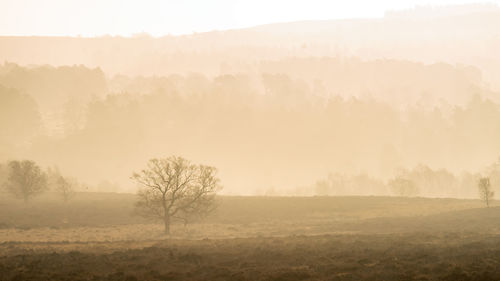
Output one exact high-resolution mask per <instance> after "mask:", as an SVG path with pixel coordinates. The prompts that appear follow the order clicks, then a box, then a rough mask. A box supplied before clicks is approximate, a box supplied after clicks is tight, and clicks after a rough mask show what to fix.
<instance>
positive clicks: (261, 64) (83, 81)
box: [0, 3, 500, 197]
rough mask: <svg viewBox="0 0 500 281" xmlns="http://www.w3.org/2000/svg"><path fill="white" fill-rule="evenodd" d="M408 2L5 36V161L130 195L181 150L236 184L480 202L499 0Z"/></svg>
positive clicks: (494, 117) (493, 149)
mask: <svg viewBox="0 0 500 281" xmlns="http://www.w3.org/2000/svg"><path fill="white" fill-rule="evenodd" d="M10 4H11V6H10V7H11V9H12V11H15V10H16V9H17V8H16V7H17V6H16V4H12V3H10ZM323 4H324V3H323ZM89 5H90V4H89ZM92 5H93V4H92ZM256 5H257V4H256ZM292 6H293V5H292ZM295 6H296V7H299V6H300V5H299V4H296V5H295ZM295 6H293V7H295ZM126 7H128V6H126ZM387 7H389V9H391V7H393V8H397V7H399V6H397V5H396V6H391V5H389V6H387ZM411 7H412V6H402V7H401V8H406V9H405V10H394V9H392V10H389V11H387V12H386V13H385V15H384V16H380V15H379V16H380V17H379V16H377V15H375V14H373V15H370V16H373V18H364V19H361V18H358V19H334V20H308V21H296V22H289V23H273V24H267V25H260V26H255V27H248V28H243V29H227V30H224V31H210V32H201V33H192V34H186V35H175V36H174V35H168V36H160V37H152V36H150V35H148V34H147V33H141V34H136V35H134V36H132V37H122V36H100V37H65V36H62V37H45V36H35V37H33V36H29V37H25V36H2V37H0V61H4V63H3V65H2V66H0V85H1V86H0V93H1V95H0V98H1V99H2V102H1V103H0V106H1V107H2V111H1V112H2V113H1V114H2V115H1V119H0V126H2V138H1V139H0V142H1V143H2V146H1V148H0V160H2V161H3V162H5V161H8V160H12V159H18V158H29V159H33V160H36V161H37V162H39V163H41V164H42V165H43V166H57V167H59V169H61V170H62V171H63V172H64V173H65V174H68V175H70V176H72V177H75V178H77V179H78V180H80V181H82V182H84V183H86V186H87V188H89V189H90V190H108V191H127V192H129V191H132V192H133V191H134V190H135V186H134V185H133V183H132V182H131V181H130V179H129V177H130V174H131V172H132V171H134V170H137V169H138V168H140V167H141V166H142V164H143V163H144V162H145V161H146V160H148V159H150V158H152V157H157V156H164V155H172V154H173V155H183V156H185V157H187V158H188V159H192V160H193V161H196V162H201V163H208V164H211V165H214V166H216V167H218V168H219V170H220V175H221V179H222V182H223V183H224V186H225V189H224V191H223V192H224V193H226V194H290V195H299V194H302V195H314V194H332V195H333V194H338V195H341V194H344V195H391V194H393V193H392V191H391V188H390V186H389V185H388V184H387V183H388V182H389V181H390V180H391V179H392V178H395V177H400V176H403V177H410V178H412V177H413V178H414V180H415V181H417V182H418V181H419V180H418V178H422V177H424V178H426V179H427V181H431V182H433V183H432V184H429V183H428V182H425V183H424V182H422V180H420V182H419V184H420V185H421V186H420V187H419V189H420V190H419V193H418V194H419V195H420V196H431V197H434V196H437V197H476V193H477V192H476V189H475V186H471V187H469V185H470V184H471V182H474V181H475V180H476V179H477V178H478V177H479V176H480V174H488V175H492V176H493V179H492V182H493V186H495V188H496V186H497V185H498V186H500V181H499V182H498V183H497V180H496V178H495V177H497V176H496V175H497V173H498V174H500V171H497V170H496V169H497V168H496V167H497V166H498V164H497V160H498V157H499V156H500V142H499V139H500V130H499V129H500V128H499V126H500V125H499V124H500V122H498V120H500V109H499V108H498V104H499V103H500V98H499V91H500V80H499V77H500V55H499V54H500V53H499V52H498V51H496V50H498V49H500V33H499V29H498V26H500V8H499V7H498V6H497V5H496V4H467V5H456V6H439V5H435V6H417V7H415V8H411ZM73 8H74V7H73ZM344 8H345V7H344ZM123 13H126V12H123ZM304 13H306V12H304ZM373 13H376V12H375V10H374V12H373ZM306 14H307V13H306ZM302 15H303V16H304V15H305V14H302ZM318 17H319V18H321V17H322V16H321V15H317V16H316V18H318ZM353 17H357V16H356V15H353ZM312 18H314V17H312ZM299 19H300V17H299ZM4 20H6V19H4ZM43 24H45V25H46V26H47V28H48V27H51V26H52V25H51V23H50V22H48V21H47V22H44V23H43ZM69 24H73V23H71V22H70V23H69ZM23 26H24V27H22V26H21V27H18V28H28V27H29V24H27V23H25V24H24V25H23ZM229 26H231V25H229ZM233 26H234V25H233ZM107 27H108V26H107V25H105V24H103V29H102V30H107V29H106V28H107ZM9 28H10V29H9ZM9 28H8V27H6V26H3V29H2V30H4V32H5V33H7V34H12V32H15V30H16V28H14V27H9ZM51 28H55V27H54V26H52V27H51ZM9 30H10V31H9ZM25 30H29V29H25ZM32 30H33V33H32V34H40V32H39V31H36V29H32ZM47 30H51V29H50V28H48V29H47ZM166 30H168V29H166ZM26 32H27V31H23V32H22V33H21V34H26ZM174 33H175V32H174ZM42 34H43V33H42ZM72 34H74V33H72ZM14 120H15V121H14ZM429 178H432V180H429ZM498 178H500V176H498ZM339 181H340V182H342V184H338V182H339ZM325 184H326V187H325Z"/></svg>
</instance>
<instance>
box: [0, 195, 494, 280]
mask: <svg viewBox="0 0 500 281" xmlns="http://www.w3.org/2000/svg"><path fill="white" fill-rule="evenodd" d="M134 200H135V197H134V196H133V195H130V194H111V193H110V194H98V193H82V194H78V196H77V197H75V199H74V200H73V201H72V202H70V203H69V204H64V203H61V202H59V201H58V200H57V198H54V197H52V196H51V195H50V194H49V195H45V196H44V197H41V198H38V199H37V200H35V201H33V202H31V203H29V204H28V205H26V206H25V205H24V204H23V203H20V202H18V201H11V200H3V201H0V206H1V211H2V212H1V214H0V222H1V225H2V228H1V229H0V276H1V277H0V280H498V279H499V278H500V270H499V268H500V235H499V234H500V208H499V207H492V208H488V209H487V208H484V207H483V206H482V205H481V203H480V202H479V201H477V200H458V199H426V198H392V197H221V198H219V208H218V210H217V211H216V212H215V213H214V214H212V215H211V216H209V217H208V218H207V219H206V220H205V221H203V222H197V223H194V224H191V225H188V226H183V225H174V227H173V229H172V235H171V236H170V237H168V238H167V237H165V236H164V234H163V233H162V231H163V228H162V226H161V225H158V224H154V223H152V222H150V221H147V220H144V219H142V218H140V217H136V216H133V215H132V210H133V209H132V206H133V202H134Z"/></svg>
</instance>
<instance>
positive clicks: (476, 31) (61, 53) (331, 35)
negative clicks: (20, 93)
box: [0, 5, 500, 89]
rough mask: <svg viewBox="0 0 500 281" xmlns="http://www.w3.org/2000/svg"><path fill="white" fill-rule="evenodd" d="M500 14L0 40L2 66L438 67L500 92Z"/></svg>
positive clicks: (122, 69)
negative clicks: (328, 61)
mask: <svg viewBox="0 0 500 281" xmlns="http://www.w3.org/2000/svg"><path fill="white" fill-rule="evenodd" d="M498 26H500V9H499V8H498V7H497V6H494V5H479V6H457V7H443V8H425V7H420V8H416V9H414V10H409V11H399V12H389V13H387V15H386V17H385V18H382V19H352V20H325V21H301V22H291V23H277V24H268V25H262V26H257V27H253V28H246V29H239V30H228V31H214V32H207V33H195V34H192V35H183V36H165V37H161V38H152V37H148V36H139V37H133V38H123V37H98V38H73V37H0V61H10V62H15V63H20V64H23V65H28V64H50V65H56V66H57V65H73V64H84V65H87V66H89V67H101V68H102V69H103V71H104V72H106V73H110V74H117V73H121V74H127V75H166V74H172V73H189V72H199V73H204V74H209V75H218V74H220V73H221V71H222V72H223V69H224V67H226V68H227V67H228V66H232V67H234V66H239V67H249V66H252V65H254V64H255V63H258V62H259V61H261V60H275V59H282V58H285V57H311V56H313V57H322V56H332V57H350V56H357V57H360V58H361V59H381V58H386V59H408V60H412V61H419V62H424V63H435V62H439V61H443V62H448V63H452V64H456V63H460V64H468V65H473V66H476V67H479V68H480V69H481V70H482V72H483V75H484V77H485V78H486V80H487V81H489V83H491V84H492V86H494V88H496V89H498V88H500V78H497V77H500V75H499V74H500V53H499V52H498V51H497V50H498V49H500V33H499V31H498Z"/></svg>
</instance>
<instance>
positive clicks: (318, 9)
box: [0, 0, 500, 37]
mask: <svg viewBox="0 0 500 281" xmlns="http://www.w3.org/2000/svg"><path fill="white" fill-rule="evenodd" d="M465 3H494V4H497V5H498V4H500V0H489V1H486V2H485V1H484V0H483V1H474V0H469V1H460V0H438V1H428V0H427V1H417V0H378V1H374V0H365V1H363V0H348V1H345V0H343V1H338V0H307V1H298V0H284V1H278V0H274V1H273V0H250V1H249V0H245V1H244V0H182V1H171V0H141V1H132V0H0V35H3V36H6V35H9V36H10V35H14V36H31V35H38V36H85V37H92V36H102V35H113V36H117V35H120V36H133V35H137V34H140V33H148V34H150V35H152V36H164V35H169V34H171V35H179V34H192V33H194V32H206V31H213V30H227V29H235V28H244V27H251V26H255V25H261V24H268V23H276V22H290V21H300V20H328V19H343V18H380V17H383V16H384V12H385V11H387V10H401V9H409V8H413V7H415V6H419V5H424V6H442V5H456V4H465Z"/></svg>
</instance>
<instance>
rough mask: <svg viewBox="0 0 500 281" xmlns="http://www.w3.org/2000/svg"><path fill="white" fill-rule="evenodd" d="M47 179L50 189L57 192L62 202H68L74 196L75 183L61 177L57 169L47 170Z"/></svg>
mask: <svg viewBox="0 0 500 281" xmlns="http://www.w3.org/2000/svg"><path fill="white" fill-rule="evenodd" d="M47 178H48V183H49V186H50V188H51V189H52V190H54V191H55V192H57V193H58V194H59V195H60V196H61V197H62V199H63V201H64V202H68V201H69V200H70V199H71V198H72V197H73V196H74V195H75V186H76V185H77V183H76V181H75V180H71V179H68V178H66V177H63V176H62V175H61V173H60V172H59V169H57V168H53V169H51V168H49V169H47Z"/></svg>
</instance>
